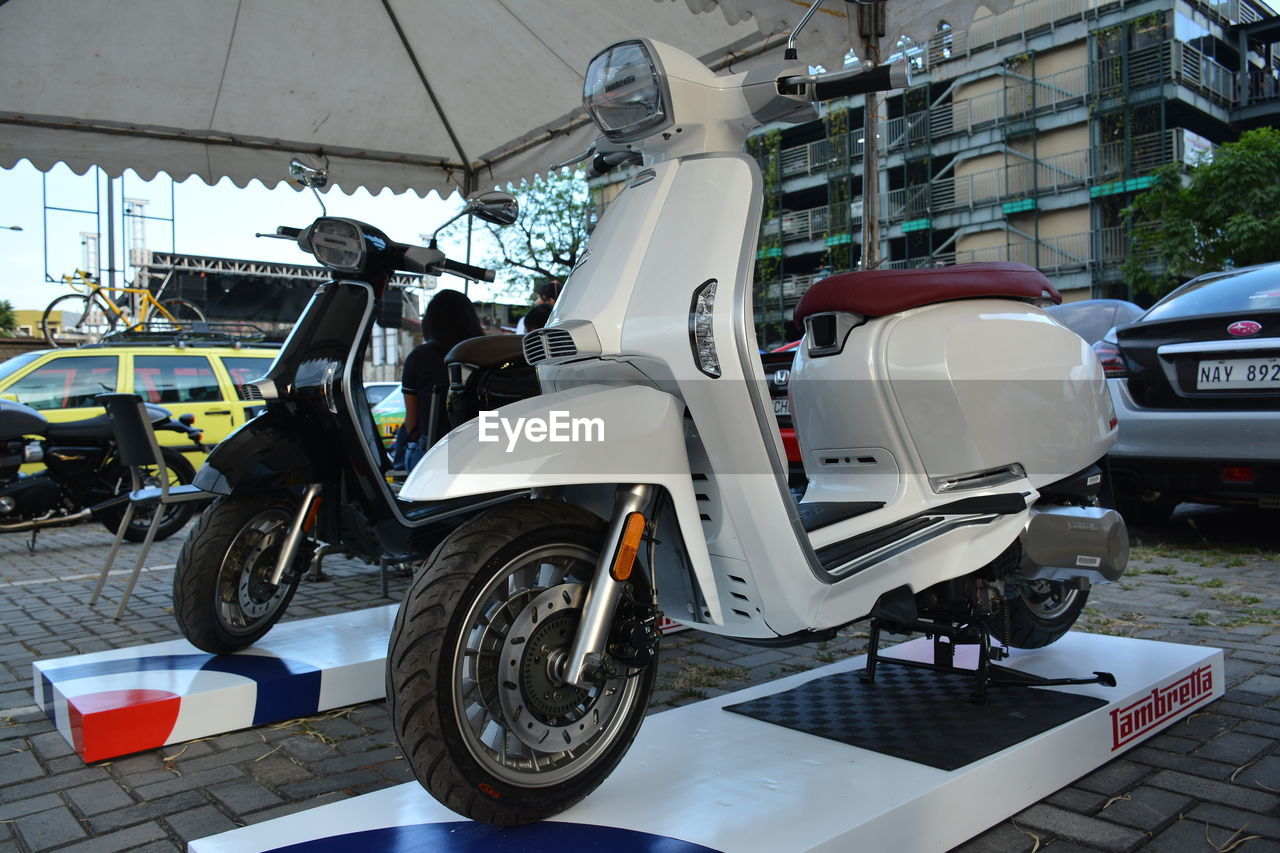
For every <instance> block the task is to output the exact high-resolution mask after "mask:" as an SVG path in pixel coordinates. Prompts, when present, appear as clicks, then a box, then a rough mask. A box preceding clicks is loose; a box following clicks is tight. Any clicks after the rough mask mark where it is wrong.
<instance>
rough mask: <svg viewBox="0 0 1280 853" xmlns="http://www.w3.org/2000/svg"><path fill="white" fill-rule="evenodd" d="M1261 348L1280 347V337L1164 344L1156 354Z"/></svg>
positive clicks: (1168, 354)
mask: <svg viewBox="0 0 1280 853" xmlns="http://www.w3.org/2000/svg"><path fill="white" fill-rule="evenodd" d="M1259 349H1280V338H1234V339H1228V340H1220V341H1188V342H1187V343H1185V344H1162V345H1161V346H1158V347H1156V355H1159V356H1166V357H1167V356H1171V355H1187V354H1189V353H1216V352H1228V353H1230V352H1249V351H1251V350H1259Z"/></svg>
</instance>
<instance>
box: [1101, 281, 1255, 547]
mask: <svg viewBox="0 0 1280 853" xmlns="http://www.w3.org/2000/svg"><path fill="white" fill-rule="evenodd" d="M1094 351H1095V352H1097V354H1098V356H1099V358H1100V359H1101V361H1102V365H1103V368H1104V370H1105V371H1106V374H1107V384H1108V385H1109V386H1110V389H1111V397H1112V400H1113V402H1114V404H1115V409H1116V417H1117V418H1118V419H1119V421H1120V438H1119V441H1118V442H1117V444H1116V446H1115V448H1114V449H1113V450H1112V451H1111V454H1110V455H1109V457H1108V458H1109V460H1110V465H1111V474H1112V481H1113V484H1114V486H1115V489H1116V499H1117V508H1118V509H1120V511H1121V513H1122V514H1123V515H1124V516H1125V517H1126V518H1128V519H1129V521H1131V522H1138V523H1159V522H1163V521H1166V520H1167V519H1168V517H1169V514H1170V513H1171V512H1172V511H1173V508H1174V507H1175V506H1176V505H1177V504H1178V503H1180V502H1182V501H1195V502H1199V503H1212V504H1242V505H1250V506H1258V507H1262V508H1271V509H1280V263H1275V264H1266V265H1263V266H1256V267H1249V268H1246V269H1238V270H1228V271H1226V272H1215V273H1210V274H1208V275H1203V276H1201V277H1199V278H1197V279H1195V280H1193V281H1190V282H1188V283H1186V284H1184V285H1183V286H1182V287H1180V288H1178V289H1177V290H1175V291H1174V292H1173V293H1171V294H1169V295H1168V296H1166V297H1165V298H1164V299H1162V300H1160V301H1159V302H1158V303H1156V304H1155V305H1154V306H1152V308H1151V309H1150V310H1149V311H1147V312H1146V313H1145V314H1143V315H1142V317H1140V318H1139V319H1138V320H1137V321H1136V322H1134V323H1132V324H1130V325H1127V326H1121V327H1119V328H1117V329H1115V330H1114V331H1112V332H1110V333H1108V335H1107V336H1106V337H1104V338H1103V339H1102V340H1101V341H1099V342H1098V343H1097V344H1095V345H1094Z"/></svg>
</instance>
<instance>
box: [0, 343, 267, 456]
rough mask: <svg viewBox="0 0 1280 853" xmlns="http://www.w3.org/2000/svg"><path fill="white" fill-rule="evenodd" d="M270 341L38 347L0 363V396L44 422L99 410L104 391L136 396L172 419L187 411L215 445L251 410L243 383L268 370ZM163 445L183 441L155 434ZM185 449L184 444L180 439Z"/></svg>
mask: <svg viewBox="0 0 1280 853" xmlns="http://www.w3.org/2000/svg"><path fill="white" fill-rule="evenodd" d="M277 351H278V349H277V347H275V346H266V345H254V346H242V347H233V346H229V345H228V346H184V347H177V346H172V345H140V344H133V343H117V344H93V345H87V346H82V347H79V348H77V349H53V350H37V351H34V352H28V353H23V354H22V355H17V356H14V357H13V358H11V359H9V360H8V361H6V362H4V363H3V364H0V397H3V398H5V399H9V400H16V401H17V402H19V403H23V404H24V405H27V406H30V407H31V408H33V409H36V410H38V411H39V412H40V414H42V415H44V416H45V417H46V418H48V419H49V420H50V421H73V420H80V419H82V418H88V417H92V416H93V415H99V414H102V412H103V409H102V407H101V406H97V405H95V403H94V397H95V396H97V395H98V394H102V393H105V392H107V391H121V392H126V393H134V394H138V395H139V396H141V397H142V399H143V400H145V401H146V402H148V403H156V404H157V405H160V406H164V407H165V408H166V409H168V410H169V411H171V412H172V413H173V414H174V416H175V417H177V416H179V415H183V414H186V413H188V412H190V413H191V414H192V415H194V416H195V426H196V427H197V428H198V429H201V430H203V431H204V441H205V443H206V444H209V445H212V444H217V443H218V442H219V441H221V440H222V439H224V438H226V437H227V435H228V434H230V433H231V431H232V430H234V429H235V428H236V427H238V426H240V425H241V424H243V423H244V422H245V421H246V420H247V419H248V418H250V417H252V416H253V415H254V414H256V413H257V409H256V407H259V406H261V405H262V403H261V399H262V397H261V394H260V392H259V391H258V389H257V388H256V387H254V386H252V385H250V384H248V383H249V380H252V379H257V378H259V377H260V376H262V375H263V374H264V373H266V372H267V368H268V367H269V366H270V365H271V361H272V359H274V358H275V356H276V353H277ZM159 437H160V440H161V442H162V443H165V444H181V443H184V442H186V439H185V438H184V437H183V436H180V435H178V434H177V433H167V432H166V433H162V434H161V435H160V436H159ZM187 446H188V447H189V446H190V444H189V443H187Z"/></svg>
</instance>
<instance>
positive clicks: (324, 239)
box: [307, 218, 364, 272]
mask: <svg viewBox="0 0 1280 853" xmlns="http://www.w3.org/2000/svg"><path fill="white" fill-rule="evenodd" d="M307 241H308V243H309V244H310V248H311V254H313V255H315V256H316V260H317V261H319V262H320V263H322V264H324V265H325V266H326V267H328V268H329V269H333V270H338V271H339V272H360V270H361V268H362V267H363V266H364V235H363V234H361V233H360V226H359V225H357V224H356V223H354V222H352V221H350V220H348V219H329V218H323V219H317V220H316V221H315V223H313V224H312V226H311V234H310V236H309V237H308V238H307Z"/></svg>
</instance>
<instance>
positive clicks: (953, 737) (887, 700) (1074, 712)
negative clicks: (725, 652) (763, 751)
mask: <svg viewBox="0 0 1280 853" xmlns="http://www.w3.org/2000/svg"><path fill="white" fill-rule="evenodd" d="M860 671H861V670H855V671H853V672H844V673H840V674H839V675H829V676H826V677H825V678H818V679H814V680H813V681H810V682H808V683H807V684H803V685H801V686H800V687H796V688H794V689H792V690H787V691H785V692H783V693H777V694H774V695H773V696H766V697H764V698H761V699H753V700H751V701H749V702H742V703H740V704H737V705H727V706H725V710H727V711H733V712H734V713H737V714H743V715H745V716H748V717H754V718H756V719H757V720H763V721H765V722H767V723H773V724H774V725H778V726H784V727H786V728H789V729H795V730H796V731H801V732H808V733H809V734H814V735H818V736H819V737H824V738H828V739H830V740H837V741H840V742H841V743H847V744H849V745H850V746H856V747H859V748H861V749H869V750H873V751H875V752H879V753H882V754H884V755H892V756H894V757H896V758H905V759H907V760H908V761H914V762H916V763H918V764H927V765H929V766H930V767H937V768H938V769H939V770H955V769H956V768H959V767H963V766H965V765H966V764H970V763H972V762H974V761H977V760H978V759H980V758H985V757H986V756H988V755H991V754H992V753H995V752H999V751H1000V750H1002V749H1005V748H1007V747H1010V746H1013V745H1014V744H1016V743H1020V742H1022V741H1024V740H1026V739H1027V738H1029V737H1032V736H1034V735H1037V734H1039V733H1041V732H1044V731H1048V730H1049V729H1051V728H1053V727H1055V726H1059V725H1062V724H1063V723H1065V722H1067V721H1068V720H1072V719H1075V718H1076V717H1078V716H1080V715H1082V714H1086V713H1088V712H1089V711H1092V710H1094V709H1095V708H1099V707H1101V706H1103V705H1105V704H1107V703H1106V702H1105V701H1103V700H1102V699H1097V698H1095V697H1092V696H1080V695H1078V694H1075V693H1063V692H1061V691H1057V690H1048V689H1043V688H1026V687H992V688H991V689H990V690H989V691H988V692H987V704H986V705H974V704H972V703H970V702H969V694H970V693H971V692H972V690H973V679H972V678H971V677H968V676H963V675H953V674H950V673H942V672H933V671H930V670H924V669H915V668H910V667H904V666H892V665H889V666H884V665H882V666H881V667H880V668H879V669H878V670H877V671H876V683H875V684H863V683H862V682H861V681H859V680H858V672H860Z"/></svg>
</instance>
